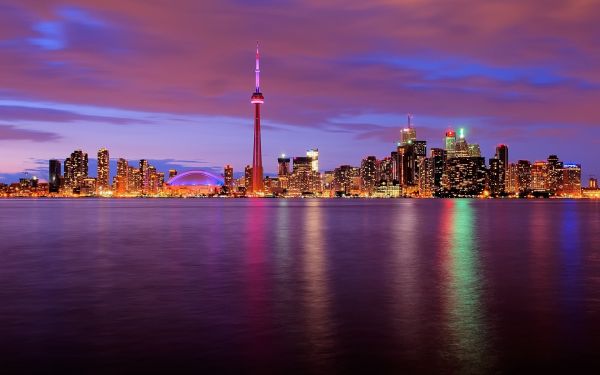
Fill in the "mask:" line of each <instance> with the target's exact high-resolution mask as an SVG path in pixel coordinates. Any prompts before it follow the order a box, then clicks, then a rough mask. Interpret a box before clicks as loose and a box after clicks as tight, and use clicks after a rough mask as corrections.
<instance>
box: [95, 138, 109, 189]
mask: <svg viewBox="0 0 600 375" xmlns="http://www.w3.org/2000/svg"><path fill="white" fill-rule="evenodd" d="M109 175H110V163H109V157H108V150H107V149H106V148H101V149H100V150H98V178H97V180H96V187H97V188H98V190H99V191H104V190H108V189H109V187H110V183H109Z"/></svg>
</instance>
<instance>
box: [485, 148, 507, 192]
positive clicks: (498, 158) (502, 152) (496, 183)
mask: <svg viewBox="0 0 600 375" xmlns="http://www.w3.org/2000/svg"><path fill="white" fill-rule="evenodd" d="M507 169H508V147H507V146H506V145H498V146H497V147H496V155H494V157H493V158H491V159H490V169H489V185H490V193H491V195H492V196H500V195H504V194H506V193H507V192H508V188H507V182H508V180H507V177H508V173H507Z"/></svg>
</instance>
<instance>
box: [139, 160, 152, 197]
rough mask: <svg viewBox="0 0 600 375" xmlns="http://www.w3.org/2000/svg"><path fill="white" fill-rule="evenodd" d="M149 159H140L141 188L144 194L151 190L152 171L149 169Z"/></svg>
mask: <svg viewBox="0 0 600 375" xmlns="http://www.w3.org/2000/svg"><path fill="white" fill-rule="evenodd" d="M148 167H149V164H148V160H146V159H141V160H140V178H141V180H140V190H141V193H142V194H147V193H148V191H149V190H150V171H149V169H148Z"/></svg>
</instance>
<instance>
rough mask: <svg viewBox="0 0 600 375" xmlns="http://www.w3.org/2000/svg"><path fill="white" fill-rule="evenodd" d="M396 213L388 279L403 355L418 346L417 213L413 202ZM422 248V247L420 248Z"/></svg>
mask: <svg viewBox="0 0 600 375" xmlns="http://www.w3.org/2000/svg"><path fill="white" fill-rule="evenodd" d="M397 213H398V226H395V227H394V228H395V229H394V230H393V231H392V235H393V237H392V238H393V242H394V244H393V247H392V248H393V249H395V252H394V254H393V255H394V258H393V259H392V260H393V261H392V262H390V265H392V269H391V271H392V280H394V290H395V292H396V297H395V300H394V305H393V309H394V311H393V315H394V317H395V323H396V324H397V327H396V329H397V331H398V332H399V335H398V336H399V337H400V338H401V341H402V342H401V343H402V344H403V350H404V351H405V353H406V354H407V356H411V357H414V356H416V355H417V354H419V353H418V350H419V348H421V346H420V345H419V343H420V340H419V339H420V334H421V332H420V327H422V325H421V324H422V322H421V317H422V316H421V297H422V293H421V291H420V290H419V286H420V282H421V278H420V275H419V248H418V246H419V243H418V238H417V233H418V232H419V221H418V220H417V219H418V218H417V215H418V212H417V210H416V209H415V203H414V202H409V203H407V204H406V205H403V206H402V209H401V210H398V211H397ZM422 250H423V251H425V249H422Z"/></svg>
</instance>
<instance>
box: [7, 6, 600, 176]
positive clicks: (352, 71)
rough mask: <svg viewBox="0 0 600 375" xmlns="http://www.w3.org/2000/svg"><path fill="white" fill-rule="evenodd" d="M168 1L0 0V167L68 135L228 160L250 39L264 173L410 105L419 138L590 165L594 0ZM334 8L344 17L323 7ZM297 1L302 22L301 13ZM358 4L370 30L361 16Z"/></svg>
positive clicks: (371, 134) (239, 135) (349, 138)
mask: <svg viewBox="0 0 600 375" xmlns="http://www.w3.org/2000/svg"><path fill="white" fill-rule="evenodd" d="M180 3H181V4H182V6H180V7H174V9H171V10H169V11H165V10H164V9H163V8H161V7H158V6H157V7H153V6H145V7H144V8H143V12H142V11H141V9H138V8H137V6H136V5H132V4H121V3H116V2H103V3H102V4H96V3H95V2H93V1H79V2H76V3H75V2H73V3H62V2H61V3H57V2H54V1H48V2H45V3H44V4H43V5H40V4H35V3H33V2H27V1H26V2H21V3H19V4H13V5H3V12H1V13H0V14H1V16H0V17H5V18H6V19H5V20H4V21H6V22H4V24H6V25H8V27H7V28H4V29H2V30H0V37H1V38H2V39H1V40H2V43H0V61H2V62H3V67H4V69H3V71H2V72H1V73H0V78H1V81H0V142H1V146H2V147H0V153H1V154H0V156H1V158H0V177H1V178H0V182H5V183H6V182H10V181H14V180H15V179H17V178H18V177H21V176H22V175H23V172H24V171H28V172H30V173H36V171H37V172H38V173H39V171H40V170H41V171H43V172H42V173H43V175H47V160H48V159H53V158H57V159H60V158H64V155H65V154H66V153H67V152H70V151H71V150H72V149H74V148H82V149H85V150H89V151H91V150H94V152H95V151H96V150H98V149H100V148H102V147H107V148H109V149H110V151H111V155H115V156H119V157H124V158H126V159H129V160H139V159H142V158H152V159H153V160H154V161H153V164H154V165H156V166H157V168H160V169H161V170H163V171H166V170H168V169H170V168H177V169H184V168H186V166H187V167H189V169H197V168H207V169H209V170H213V171H215V170H221V169H222V167H223V166H224V165H225V164H232V165H233V167H234V170H235V171H238V172H239V171H241V170H243V168H244V166H245V165H247V164H250V163H251V160H250V157H249V155H251V153H252V145H251V144H250V143H249V142H247V139H248V137H250V136H251V134H252V121H251V120H250V117H249V116H248V114H249V113H251V108H250V107H249V106H248V102H247V95H248V94H247V93H248V88H249V87H252V86H251V85H252V81H251V80H252V75H251V74H249V73H250V72H251V69H252V66H251V65H250V64H248V61H251V54H252V53H253V51H251V49H249V48H247V46H249V45H252V44H253V43H255V42H256V40H257V39H258V40H260V41H261V45H263V46H264V49H263V51H262V55H263V56H262V57H263V67H262V68H263V69H264V70H265V72H266V73H267V77H268V78H267V79H265V81H264V84H265V85H266V91H268V92H269V102H268V103H267V106H266V107H264V108H263V113H262V115H263V116H262V117H263V123H262V132H263V133H262V141H263V142H262V143H263V146H262V148H263V150H262V151H263V152H262V154H263V157H264V160H265V161H266V162H265V163H264V165H265V172H266V173H271V174H273V173H275V172H276V168H277V165H276V163H275V162H274V160H275V159H276V157H277V156H278V155H280V154H281V153H286V154H288V155H303V153H304V151H305V150H306V149H310V148H318V149H319V150H321V151H320V152H321V154H320V163H321V169H322V170H327V169H333V168H335V167H336V166H338V165H340V164H343V163H351V164H357V163H359V162H360V160H362V158H363V157H365V156H367V155H376V156H378V157H380V156H384V155H385V154H386V153H387V149H388V148H390V146H392V145H393V144H394V143H395V142H396V140H397V139H398V128H399V127H401V126H402V125H403V124H404V122H405V118H406V113H414V114H415V126H416V127H417V128H418V129H419V132H420V134H421V138H423V139H427V140H428V146H429V147H442V137H441V136H440V135H439V134H442V135H443V132H444V131H445V129H447V128H448V127H449V126H454V128H455V129H457V128H459V127H464V128H466V129H467V131H468V135H469V137H470V138H471V139H476V140H477V141H478V143H480V145H481V149H482V153H483V155H484V156H486V157H487V158H489V157H491V156H492V154H493V149H494V148H495V146H496V145H497V144H498V143H503V144H508V145H509V147H510V149H511V159H512V160H519V159H527V160H531V161H535V160H539V159H542V160H543V159H545V158H546V157H547V155H549V154H551V153H555V154H558V155H559V157H561V158H562V159H563V160H565V161H569V162H576V163H581V164H582V165H583V168H584V172H583V176H582V177H584V178H587V177H588V176H589V175H600V166H599V165H598V164H599V163H597V162H596V157H597V155H595V154H594V152H593V150H594V149H595V148H596V147H597V146H598V139H600V130H599V127H598V123H599V122H600V113H599V110H598V109H597V108H596V106H595V105H594V103H595V102H597V100H598V98H599V97H600V95H599V93H598V87H600V86H599V82H598V77H597V76H596V75H595V74H594V72H593V71H591V70H590V69H589V67H590V66H595V63H596V61H597V60H598V59H599V56H598V55H597V52H595V49H593V48H592V49H590V47H593V43H592V40H593V36H594V35H597V34H600V32H599V31H600V30H598V26H596V25H595V23H593V22H592V21H593V17H591V15H593V14H594V10H595V8H594V7H595V5H594V4H584V3H579V2H575V3H570V4H559V5H556V6H555V7H552V8H551V7H546V6H543V5H542V3H538V2H532V3H528V4H519V3H518V2H503V3H502V5H499V4H495V6H494V5H491V4H493V3H494V2H490V3H486V4H479V3H473V4H468V2H465V3H464V4H463V5H468V7H467V8H468V9H469V11H465V10H464V9H465V7H456V8H457V10H454V9H451V8H452V7H447V6H445V5H439V4H436V5H434V4H433V3H430V2H427V1H425V2H422V3H421V4H416V3H415V4H413V3H407V4H403V5H390V4H388V3H387V2H378V1H375V2H370V3H369V4H362V3H361V5H358V4H354V3H352V2H347V3H345V6H344V7H340V6H339V4H338V5H335V4H321V5H316V4H313V3H310V2H309V3H306V4H293V5H292V4H290V5H288V8H286V9H287V10H286V12H282V11H281V10H280V9H278V8H277V7H273V4H271V3H270V2H268V1H265V2H260V3H259V4H252V6H251V7H250V6H249V5H245V4H243V3H239V2H222V3H220V4H219V5H206V4H196V3H192V2H189V3H188V2H186V1H181V2H180ZM334 8H335V9H336V10H337V11H339V13H342V14H343V15H344V16H345V17H346V19H347V20H348V23H349V24H352V25H355V26H353V27H346V26H343V25H342V26H337V27H336V25H335V24H332V23H331V22H327V21H328V20H329V19H328V18H327V14H328V11H330V10H332V9H334ZM438 8H439V9H438ZM224 11H228V12H225V13H224ZM188 14H189V16H188ZM223 14H227V15H223ZM292 14H294V15H296V16H292ZM303 14H311V15H313V16H314V17H313V20H314V21H315V22H316V23H315V26H314V28H311V29H310V30H307V29H306V28H305V27H302V28H301V26H305V25H304V23H303V22H302V20H301V18H302V17H301V16H302V15H303ZM386 14H389V16H386ZM441 14H443V15H444V18H440V17H439V16H440V15H441ZM473 14H478V17H472V16H473ZM392 16H393V17H392ZM298 17H299V18H298ZM174 19H177V20H178V22H179V23H178V25H181V27H177V26H174V24H173V22H171V21H172V20H174ZM372 19H377V20H378V24H377V27H374V25H373V27H366V25H368V24H369V22H371V21H370V20H372ZM492 19H493V21H494V22H493V23H489V21H490V20H492ZM198 20H201V21H202V20H204V21H210V22H198ZM531 20H536V21H537V22H536V25H537V26H538V27H539V28H540V29H543V31H544V32H543V33H542V32H541V31H540V30H537V29H535V28H531V27H529V25H530V21H531ZM150 21H151V22H150ZM267 21H269V22H268V25H269V27H264V26H261V25H264V24H266V23H267ZM392 21H393V22H392ZM434 21H435V22H434ZM442 21H443V22H442ZM353 22H354V23H353ZM486 22H488V24H486ZM582 24H585V25H588V26H589V28H586V36H585V37H584V38H581V35H580V33H581V32H582V31H580V30H582V29H583V28H581V27H579V26H581V25H582ZM232 25H235V27H232V28H231V30H229V29H228V27H223V26H232ZM356 25H358V26H361V25H362V26H365V27H357V26H356ZM575 25H577V28H576V29H575V30H573V28H572V26H575ZM150 26H152V27H150ZM392 26H394V29H391V27H392ZM569 26H571V28H569ZM186 27H187V29H189V30H193V31H194V33H193V34H194V38H193V39H191V38H190V37H189V35H188V34H187V33H185V32H184V29H186ZM206 27H212V28H214V30H218V31H221V32H220V33H218V34H219V36H218V37H216V36H215V34H217V33H214V32H208V31H207V30H209V29H205V28H206ZM555 29H556V30H558V29H560V30H562V31H561V32H560V34H559V33H558V32H557V31H555ZM210 30H212V29H210ZM247 30H252V31H253V32H251V33H248V32H247ZM299 30H302V33H299V34H297V31H299ZM390 30H394V32H390ZM460 30H463V32H461V31H460ZM468 30H476V31H477V30H479V31H483V32H481V33H479V34H478V35H477V36H472V35H467V34H468V33H467V32H465V31H468ZM517 30H518V32H516V31H517ZM564 30H570V31H568V32H565V31H564ZM590 30H591V31H590ZM476 34H477V33H476ZM317 35H319V36H320V37H319V38H318V42H315V38H316V37H317ZM438 39H439V40H438ZM521 39H525V40H527V41H529V43H518V41H519V40H521ZM440 41H441V42H440ZM340 42H342V43H340ZM486 43H489V44H490V45H491V46H492V47H493V48H482V45H485V44H486ZM90 46H94V48H91V47H90ZM532 46H533V47H532ZM450 47H452V48H450ZM458 47H459V48H458ZM573 56H576V57H577V58H576V59H573V58H572V57H573ZM509 57H510V58H509ZM130 66H135V69H131V68H130ZM149 77H151V78H149ZM114 160H115V159H111V164H114Z"/></svg>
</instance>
